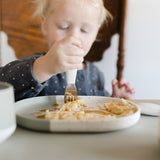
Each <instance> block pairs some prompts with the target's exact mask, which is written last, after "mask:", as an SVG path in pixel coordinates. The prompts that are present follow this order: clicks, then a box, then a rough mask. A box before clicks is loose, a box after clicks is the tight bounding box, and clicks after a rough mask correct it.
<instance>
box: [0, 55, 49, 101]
mask: <svg viewBox="0 0 160 160" xmlns="http://www.w3.org/2000/svg"><path fill="white" fill-rule="evenodd" d="M39 56H41V55H40V54H39V55H34V56H29V57H27V58H25V59H22V60H16V61H13V62H11V63H9V64H7V65H6V66H4V67H0V81H5V82H9V83H11V84H12V85H13V86H14V91H15V100H16V101H17V100H20V99H24V98H29V97H34V96H37V95H38V94H39V93H40V92H41V91H42V90H43V88H44V87H45V86H46V83H44V84H41V83H39V82H38V81H37V80H36V79H35V78H34V76H33V74H32V64H33V62H34V61H35V59H36V58H38V57H39Z"/></svg>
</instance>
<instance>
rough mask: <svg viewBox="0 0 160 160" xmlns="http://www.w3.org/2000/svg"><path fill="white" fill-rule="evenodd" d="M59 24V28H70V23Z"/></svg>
mask: <svg viewBox="0 0 160 160" xmlns="http://www.w3.org/2000/svg"><path fill="white" fill-rule="evenodd" d="M57 26H58V29H62V30H66V29H69V25H68V24H60V25H57Z"/></svg>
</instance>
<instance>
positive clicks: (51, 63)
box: [44, 37, 85, 74]
mask: <svg viewBox="0 0 160 160" xmlns="http://www.w3.org/2000/svg"><path fill="white" fill-rule="evenodd" d="M84 56H85V54H84V51H83V48H82V47H81V42H80V41H79V40H78V39H77V38H74V37H67V38H64V39H62V40H60V41H58V42H55V43H54V44H53V46H52V47H51V48H50V50H49V51H48V53H47V54H46V55H45V56H44V58H45V59H46V65H47V66H48V70H49V71H50V73H51V74H57V73H62V72H65V71H67V70H71V69H82V63H83V61H84V58H83V57H84Z"/></svg>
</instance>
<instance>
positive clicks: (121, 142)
mask: <svg viewBox="0 0 160 160" xmlns="http://www.w3.org/2000/svg"><path fill="white" fill-rule="evenodd" d="M158 119H159V118H158V117H152V116H141V119H140V121H139V122H138V123H137V124H136V125H134V126H132V127H130V128H128V129H124V130H119V131H115V132H106V133H83V134H82V133H43V132H36V131H31V130H27V129H23V128H20V127H17V129H16V131H15V132H14V134H13V135H12V136H11V137H10V138H9V139H8V140H7V141H5V142H4V143H3V144H1V145H0V160H44V159H45V160H53V159H54V160H160V145H159V139H158V133H159V132H158V130H159V127H158V125H159V122H158Z"/></svg>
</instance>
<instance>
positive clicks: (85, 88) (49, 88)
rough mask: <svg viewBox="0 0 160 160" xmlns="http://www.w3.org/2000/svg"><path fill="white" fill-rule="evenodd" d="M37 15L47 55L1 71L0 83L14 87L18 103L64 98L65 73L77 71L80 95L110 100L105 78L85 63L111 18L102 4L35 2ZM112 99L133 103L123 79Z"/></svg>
mask: <svg viewBox="0 0 160 160" xmlns="http://www.w3.org/2000/svg"><path fill="white" fill-rule="evenodd" d="M35 1H36V3H37V10H36V12H35V14H36V15H39V16H40V17H41V28H42V32H43V34H44V36H45V37H46V39H47V41H48V46H49V49H48V51H47V52H46V53H36V54H33V55H31V56H28V57H25V58H23V59H22V60H16V61H13V62H10V63H9V64H7V65H6V66H4V67H1V68H0V81H6V82H9V83H11V84H12V85H13V86H14V88H15V99H16V101H17V100H20V99H24V98H29V97H35V96H45V95H64V93H65V88H66V75H65V72H66V71H68V70H72V69H78V72H77V77H76V86H77V92H78V95H97V96H109V93H108V92H107V91H106V90H105V88H104V77H103V74H102V73H101V72H100V71H99V70H98V68H97V67H96V66H94V65H93V64H92V63H89V62H87V61H84V57H85V56H86V54H87V53H88V52H89V50H90V48H91V46H92V44H93V42H94V41H95V39H96V36H97V33H98V31H99V29H100V27H101V25H102V24H103V23H104V21H105V20H106V17H107V16H109V12H108V11H107V10H106V9H105V7H104V4H103V0H35ZM112 88H113V93H112V95H111V96H112V97H120V98H126V99H130V98H132V96H133V94H134V89H132V88H131V87H130V84H129V83H126V82H125V81H124V80H123V79H122V80H120V81H119V82H118V81H117V80H113V81H112Z"/></svg>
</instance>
